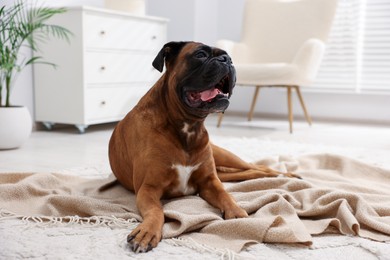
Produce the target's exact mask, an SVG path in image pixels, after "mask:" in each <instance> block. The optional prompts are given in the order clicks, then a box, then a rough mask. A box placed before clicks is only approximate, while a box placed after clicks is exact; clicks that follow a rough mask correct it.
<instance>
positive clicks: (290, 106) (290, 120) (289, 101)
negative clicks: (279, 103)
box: [287, 86, 293, 134]
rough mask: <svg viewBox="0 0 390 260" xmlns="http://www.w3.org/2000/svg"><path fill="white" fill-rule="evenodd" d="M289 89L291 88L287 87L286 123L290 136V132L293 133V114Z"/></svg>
mask: <svg viewBox="0 0 390 260" xmlns="http://www.w3.org/2000/svg"><path fill="white" fill-rule="evenodd" d="M291 88H292V86H287V104H288V121H289V124H290V134H292V132H293V128H292V123H293V113H292V101H291Z"/></svg>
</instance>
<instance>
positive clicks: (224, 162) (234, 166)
mask: <svg viewBox="0 0 390 260" xmlns="http://www.w3.org/2000/svg"><path fill="white" fill-rule="evenodd" d="M164 61H165V65H166V72H165V73H164V74H163V75H162V77H161V78H160V79H159V80H158V81H157V82H156V84H155V85H154V86H153V87H152V88H151V89H150V90H149V92H148V93H147V94H146V95H145V96H144V97H143V98H142V99H141V100H140V101H139V103H138V104H137V106H136V107H134V109H133V110H132V111H130V112H129V113H128V114H127V116H126V117H125V118H124V119H123V120H122V121H120V122H119V123H118V125H117V126H116V128H115V130H114V132H113V134H112V136H111V140H110V144H109V158H110V164H111V168H112V170H113V172H114V174H115V176H116V177H117V179H118V180H119V182H120V183H121V184H122V185H123V186H125V187H126V188H127V189H129V190H132V191H134V192H135V193H136V194H137V207H138V209H139V211H140V213H141V215H142V217H143V222H142V223H141V224H140V225H138V227H137V228H136V229H134V230H133V232H131V234H129V236H128V238H127V241H128V242H129V244H130V246H131V248H132V250H133V251H135V252H146V251H149V250H150V249H152V248H154V247H156V246H157V244H158V242H159V241H160V240H161V232H162V226H163V224H164V214H163V210H162V206H161V202H160V199H161V198H172V197H178V196H183V195H189V194H196V193H199V195H200V197H202V198H203V199H205V200H206V201H207V202H209V203H210V204H211V205H213V206H214V207H216V208H218V209H220V210H221V212H222V214H223V215H224V218H225V219H231V218H243V217H247V216H248V214H247V213H246V212H245V210H243V209H242V208H240V207H239V206H237V204H236V202H235V201H234V200H233V199H232V197H231V196H230V195H229V194H228V193H227V192H226V191H225V190H224V188H223V186H222V183H221V181H241V180H248V179H254V178H261V177H274V176H279V175H280V174H283V173H280V172H276V171H273V170H271V169H269V168H267V167H264V166H258V165H252V164H249V163H246V162H244V161H242V160H241V159H240V158H238V157H237V156H235V155H234V154H232V153H230V152H228V151H226V150H224V149H222V148H220V147H217V146H215V145H213V144H211V143H210V142H209V137H208V134H207V131H206V129H205V127H204V124H203V122H204V120H205V118H206V116H207V115H208V114H209V113H213V112H223V111H225V109H226V108H227V107H228V105H229V100H228V99H229V97H230V96H231V94H232V90H233V87H234V83H235V70H234V67H233V66H232V62H231V59H230V57H229V56H228V55H227V54H226V52H225V51H223V50H220V49H217V48H212V47H209V46H206V45H203V44H201V43H195V42H170V43H167V44H165V45H164V47H163V48H162V49H161V51H160V52H159V53H158V55H157V57H156V58H155V60H154V61H153V66H154V67H155V68H156V69H158V70H159V71H160V72H162V70H163V67H164ZM284 175H286V176H288V177H295V176H294V175H293V174H290V173H286V174H284Z"/></svg>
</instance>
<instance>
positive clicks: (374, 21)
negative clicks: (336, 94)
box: [314, 0, 390, 93]
mask: <svg viewBox="0 0 390 260" xmlns="http://www.w3.org/2000/svg"><path fill="white" fill-rule="evenodd" d="M314 86H316V87H319V88H321V89H331V90H336V89H337V90H340V91H347V92H355V93H356V92H357V93H364V92H379V91H382V92H383V91H386V92H389V93H390V0H339V5H338V9H337V12H336V15H335V20H334V24H333V28H332V31H331V33H330V36H329V40H328V44H327V49H326V52H325V56H324V59H323V62H322V64H321V67H320V70H319V73H318V77H317V80H316V82H315V83H314Z"/></svg>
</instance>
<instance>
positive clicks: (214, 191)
mask: <svg viewBox="0 0 390 260" xmlns="http://www.w3.org/2000/svg"><path fill="white" fill-rule="evenodd" d="M199 190H200V192H199V195H200V197H202V198H203V199H204V200H206V201H207V202H208V203H210V204H211V205H212V206H214V207H216V208H218V209H220V210H221V211H222V214H223V216H224V218H225V219H232V218H245V217H248V214H247V213H246V211H245V210H243V209H242V208H240V207H239V206H238V205H237V203H236V202H235V201H234V199H233V198H232V197H231V196H230V195H229V193H227V192H226V190H225V189H224V187H223V185H222V183H221V181H220V180H219V179H218V178H217V176H216V173H215V174H213V175H211V176H209V177H208V178H207V179H205V181H204V182H203V183H201V184H200V188H199Z"/></svg>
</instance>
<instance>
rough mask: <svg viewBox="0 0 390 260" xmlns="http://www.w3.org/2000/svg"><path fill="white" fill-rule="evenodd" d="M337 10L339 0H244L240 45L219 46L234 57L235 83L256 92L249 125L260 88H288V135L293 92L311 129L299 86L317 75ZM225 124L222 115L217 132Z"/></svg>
mask: <svg viewBox="0 0 390 260" xmlns="http://www.w3.org/2000/svg"><path fill="white" fill-rule="evenodd" d="M336 7H337V0H246V3H245V9H244V17H243V27H242V39H241V41H240V42H238V43H236V42H232V41H229V40H220V41H218V42H217V46H218V47H219V48H221V49H224V50H226V51H227V52H228V53H229V55H230V56H231V57H232V59H233V63H234V66H235V68H236V72H237V82H236V84H237V85H242V86H254V87H256V88H255V92H254V96H253V101H252V105H251V108H250V111H249V114H248V120H249V121H250V120H252V117H253V111H254V108H255V105H256V100H257V96H258V93H259V90H260V88H261V87H284V88H287V97H288V98H287V100H288V114H289V123H290V132H291V133H292V121H293V114H292V102H291V93H292V89H295V90H296V92H297V94H298V97H299V100H300V103H301V105H302V108H303V111H304V113H305V118H306V120H307V122H308V123H309V124H311V118H310V116H309V114H308V112H307V110H306V107H305V104H304V102H303V98H302V95H301V92H300V86H308V85H309V84H311V83H312V82H313V81H314V79H315V77H316V75H317V72H318V69H319V66H320V64H321V60H322V57H323V54H324V51H325V42H326V40H327V38H328V35H329V32H330V29H331V26H332V22H333V17H334V14H335V11H336ZM236 91H237V90H236ZM222 119H223V114H220V117H219V120H218V127H219V126H220V125H221V122H222Z"/></svg>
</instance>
